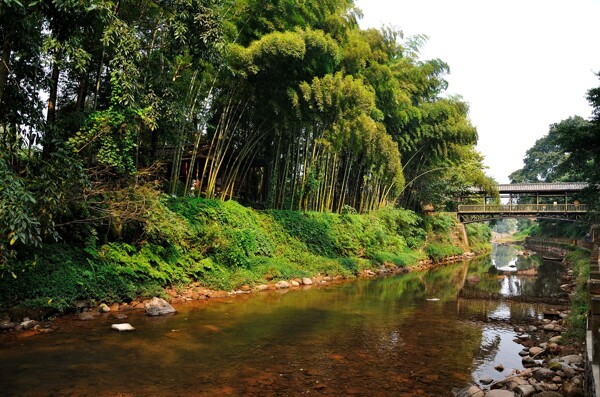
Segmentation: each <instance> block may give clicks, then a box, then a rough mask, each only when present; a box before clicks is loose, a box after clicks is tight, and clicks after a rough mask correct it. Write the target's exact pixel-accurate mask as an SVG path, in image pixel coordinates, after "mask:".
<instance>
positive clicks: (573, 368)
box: [461, 312, 585, 397]
mask: <svg viewBox="0 0 600 397" xmlns="http://www.w3.org/2000/svg"><path fill="white" fill-rule="evenodd" d="M562 313H563V312H561V314H562ZM559 318H560V319H561V320H544V321H540V323H539V324H538V326H537V327H536V326H525V327H516V328H515V338H514V342H515V343H519V344H521V345H523V346H525V347H524V349H523V350H521V351H520V352H519V355H520V356H522V364H523V367H525V368H526V369H525V370H521V371H520V370H513V371H512V373H511V374H510V375H508V376H506V377H505V378H504V379H501V380H498V381H493V380H492V379H491V378H482V379H479V384H480V385H481V388H480V387H479V386H476V385H474V386H471V387H469V388H468V389H467V390H465V391H464V392H463V393H462V394H461V395H462V396H465V397H466V396H470V397H473V396H480V397H504V396H506V397H509V396H510V397H553V396H554V397H580V396H581V397H583V396H585V394H584V392H583V388H582V385H583V378H584V371H585V360H584V358H583V356H582V355H581V354H573V352H575V351H576V349H575V348H574V347H570V346H561V345H559V344H558V343H557V342H560V341H561V340H562V338H563V337H562V335H560V334H562V333H564V332H565V328H564V327H563V325H562V318H564V317H563V316H560V317H559ZM526 332H528V333H526ZM534 341H537V342H534ZM528 345H530V346H528ZM561 353H562V354H563V355H561ZM495 368H496V369H497V370H499V371H500V369H499V368H502V370H503V369H504V367H503V366H502V364H499V365H496V367H495ZM486 389H488V390H486Z"/></svg>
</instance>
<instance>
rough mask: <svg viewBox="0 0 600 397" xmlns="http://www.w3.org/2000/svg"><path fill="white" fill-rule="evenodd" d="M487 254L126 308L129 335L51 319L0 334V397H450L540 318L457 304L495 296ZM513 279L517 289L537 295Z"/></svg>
mask: <svg viewBox="0 0 600 397" xmlns="http://www.w3.org/2000/svg"><path fill="white" fill-rule="evenodd" d="M492 258H493V257H490V256H488V257H486V258H481V259H478V260H474V261H472V262H471V263H462V264H456V265H451V266H446V267H443V268H440V269H438V270H435V271H430V272H419V273H410V274H407V275H402V276H397V277H389V278H382V279H374V280H359V281H356V282H353V283H348V284H344V285H338V286H329V287H325V288H313V289H309V290H305V291H289V292H287V293H283V292H272V293H264V294H257V295H254V296H244V297H237V298H235V299H234V298H231V299H225V300H223V301H220V302H217V301H210V302H202V303H198V302H196V303H193V304H192V303H190V304H188V305H185V306H180V307H178V310H179V313H177V314H176V315H174V316H171V317H163V318H147V317H145V316H143V315H142V314H141V313H132V314H130V315H129V318H128V319H127V320H126V321H128V322H130V323H131V324H132V325H133V326H134V327H135V328H136V331H135V332H132V333H116V332H113V331H111V330H110V324H111V323H113V322H116V321H115V320H114V319H113V318H112V317H111V316H110V315H106V316H103V317H101V318H100V319H98V320H96V321H93V322H77V321H72V320H71V319H68V318H62V319H59V320H57V321H56V325H57V326H58V327H59V330H58V331H57V332H55V333H52V334H40V335H35V336H32V337H29V338H24V337H23V335H24V334H18V333H12V334H4V335H0V349H1V350H2V354H1V355H0V384H2V385H3V395H11V396H46V395H56V396H62V395H76V396H86V395H89V396H142V395H143V396H145V397H150V396H164V395H169V396H177V395H185V396H217V395H218V396H220V395H232V396H286V395H289V396H296V395H304V394H312V395H382V396H386V395H411V396H413V395H415V396H418V395H424V396H432V395H435V396H452V395H453V390H459V389H462V388H464V387H466V386H467V385H468V384H469V383H472V382H473V379H475V380H477V379H479V378H480V377H481V376H483V375H485V374H488V375H492V371H493V364H494V363H495V362H502V364H503V365H504V366H505V367H506V368H513V367H514V368H520V361H519V362H515V361H514V360H519V358H518V355H517V354H516V352H517V351H518V349H519V345H517V344H515V343H514V342H512V337H513V333H512V327H511V326H510V325H509V324H508V320H510V321H512V322H515V321H516V322H521V321H526V320H527V319H531V318H535V317H537V316H539V314H540V313H541V310H542V309H541V306H539V305H532V304H524V303H515V302H505V301H502V300H501V299H493V300H489V299H476V300H472V299H463V298H457V296H459V291H460V290H461V288H463V287H464V288H463V289H465V288H470V289H473V290H475V289H476V288H482V289H483V291H485V292H494V293H496V294H502V292H501V291H503V289H504V286H503V285H504V284H503V282H504V281H503V279H500V278H498V277H499V276H502V277H506V276H504V275H502V274H501V272H496V273H494V272H493V271H492V269H494V266H493V265H492V263H494V262H493V261H492ZM502 260H503V261H504V260H505V259H502ZM495 263H498V262H495ZM514 277H515V281H519V282H520V284H519V291H520V292H519V293H520V294H523V293H524V292H525V291H529V290H531V291H532V293H533V292H535V291H542V292H545V289H544V288H541V289H540V288H534V287H531V288H530V287H526V285H525V284H524V278H519V277H520V276H518V275H515V276H514ZM477 279H478V280H479V282H475V280H477ZM532 282H533V280H532ZM533 285H535V283H533ZM544 285H545V284H544ZM507 288H509V287H507ZM509 289H510V288H509ZM515 291H517V290H515ZM431 298H436V299H439V301H428V300H427V299H431Z"/></svg>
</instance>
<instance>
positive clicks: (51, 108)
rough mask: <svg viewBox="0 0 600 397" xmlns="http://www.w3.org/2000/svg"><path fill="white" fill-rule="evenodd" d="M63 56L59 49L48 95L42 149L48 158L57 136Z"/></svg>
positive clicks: (52, 150)
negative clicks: (59, 80) (60, 65)
mask: <svg viewBox="0 0 600 397" xmlns="http://www.w3.org/2000/svg"><path fill="white" fill-rule="evenodd" d="M60 57H61V53H60V51H57V53H56V57H55V59H54V64H53V65H52V75H51V77H50V95H49V97H48V111H47V115H46V131H45V134H44V145H43V146H44V149H43V151H42V157H44V158H48V157H49V156H50V154H51V153H52V152H54V144H53V142H52V141H53V140H54V139H55V138H56V136H55V135H56V130H55V129H54V124H55V123H56V100H57V98H58V79H59V78H60V68H59V67H58V63H59V60H60Z"/></svg>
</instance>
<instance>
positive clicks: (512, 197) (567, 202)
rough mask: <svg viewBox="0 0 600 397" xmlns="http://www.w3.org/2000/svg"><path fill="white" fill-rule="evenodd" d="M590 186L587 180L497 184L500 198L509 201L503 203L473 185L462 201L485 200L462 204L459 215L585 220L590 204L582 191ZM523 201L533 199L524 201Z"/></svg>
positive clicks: (479, 219)
mask: <svg viewBox="0 0 600 397" xmlns="http://www.w3.org/2000/svg"><path fill="white" fill-rule="evenodd" d="M587 187H588V184H587V183H585V182H556V183H514V184H501V185H496V188H497V190H498V193H499V195H500V202H502V201H507V202H506V203H502V204H498V203H490V201H491V200H492V199H493V198H495V197H490V196H489V195H488V193H486V192H485V191H482V190H478V189H473V190H471V192H470V194H469V195H467V196H463V197H461V201H464V200H468V199H470V200H473V199H475V200H476V201H480V202H481V203H480V204H460V205H459V206H458V217H459V219H460V221H461V222H462V223H471V222H483V221H489V220H492V219H504V218H545V219H561V220H568V221H585V220H586V215H587V212H588V208H587V205H585V204H581V203H579V200H578V195H579V193H581V192H582V191H583V190H584V189H585V188H587ZM523 199H525V200H523ZM534 199H535V202H534ZM494 201H497V200H494ZM523 201H525V202H527V201H529V202H531V203H528V204H523V203H522V202H523Z"/></svg>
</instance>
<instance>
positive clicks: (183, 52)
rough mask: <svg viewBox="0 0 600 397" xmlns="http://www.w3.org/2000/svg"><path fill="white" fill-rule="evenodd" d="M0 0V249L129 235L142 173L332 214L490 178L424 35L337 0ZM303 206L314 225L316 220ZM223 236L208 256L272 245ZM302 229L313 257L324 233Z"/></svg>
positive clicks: (161, 183)
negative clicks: (362, 22)
mask: <svg viewBox="0 0 600 397" xmlns="http://www.w3.org/2000/svg"><path fill="white" fill-rule="evenodd" d="M0 5H1V11H0V43H2V45H1V46H0V47H1V48H0V267H10V268H11V269H12V268H14V263H13V261H14V260H15V259H16V258H17V257H18V252H19V251H23V252H27V251H30V250H31V249H33V248H36V247H37V248H39V246H40V245H41V244H44V243H52V242H57V241H61V242H63V243H65V244H68V245H70V244H73V245H76V246H82V245H86V244H87V242H88V240H94V239H96V238H97V237H98V236H103V235H106V234H108V237H109V238H107V239H105V240H107V241H103V242H104V243H107V242H109V241H113V242H115V243H117V242H119V241H123V242H129V243H131V242H132V241H133V242H135V241H134V240H136V238H137V237H139V236H132V235H128V234H127V233H129V234H131V233H133V234H135V233H138V232H139V231H140V230H141V229H139V228H136V227H134V225H133V224H135V223H140V222H142V220H141V219H140V216H141V214H142V213H143V211H146V210H149V209H148V203H146V202H144V201H139V200H140V199H143V197H141V196H140V195H139V194H137V193H136V192H135V190H136V189H139V186H143V185H144V184H145V183H148V182H150V183H156V184H157V185H158V187H159V189H160V191H161V192H163V193H168V194H170V195H175V196H178V197H184V196H195V197H202V198H207V199H215V198H216V199H220V200H223V201H226V200H230V199H235V200H236V201H239V202H241V203H243V204H245V205H248V206H252V207H254V208H260V209H268V210H301V211H317V212H330V213H336V214H342V213H347V214H349V215H352V214H353V213H360V214H363V213H368V212H372V211H377V210H380V209H383V208H385V207H387V206H389V205H392V206H393V205H396V206H400V207H403V208H407V209H411V210H413V211H416V212H420V211H421V210H422V207H423V206H431V205H433V206H434V208H435V210H437V211H444V210H452V208H451V207H452V205H453V199H454V197H455V196H456V195H457V194H459V193H460V192H464V191H466V189H468V188H470V187H472V186H479V187H482V188H487V189H488V190H489V189H490V186H491V183H492V181H491V180H490V178H488V177H486V175H485V174H484V172H483V165H482V163H483V158H482V156H481V155H480V154H479V153H478V152H477V151H476V150H475V145H476V143H477V131H476V129H475V127H474V126H473V125H472V124H471V122H470V120H469V118H468V111H469V109H468V105H467V104H466V103H465V102H464V101H463V100H462V99H460V97H459V96H448V95H446V94H445V90H446V88H447V86H448V83H447V82H446V80H445V76H446V75H447V74H448V73H449V66H448V65H447V64H446V63H444V62H443V61H442V60H440V59H420V56H419V49H420V48H421V46H422V45H423V44H424V43H425V41H426V37H425V36H422V35H417V36H414V37H404V35H403V33H402V31H400V30H398V29H393V28H388V27H383V28H381V29H368V30H362V29H360V27H359V26H358V23H357V21H358V19H359V18H360V15H361V13H360V10H358V9H357V8H356V6H355V4H354V2H353V1H352V0H332V1H325V2H323V1H317V0H306V1H302V2H297V1H292V0H277V1H274V2H268V4H267V3H265V2H259V1H256V0H236V1H233V0H218V1H217V0H173V1H170V2H167V3H165V2H156V1H146V0H136V1H128V2H122V1H117V0H81V1H77V2H73V1H67V0H53V1H29V0H28V1H14V0H0ZM165 214H166V213H165V212H164V211H163V212H162V215H165ZM273 214H274V215H273V216H274V217H276V215H275V213H274V212H273ZM237 215H238V214H236V216H237ZM157 217H158V215H157ZM296 220H298V219H291V218H290V219H287V220H286V219H281V221H282V224H283V225H284V226H285V227H286V228H287V229H288V231H290V228H291V227H296V228H301V227H303V228H304V227H306V226H307V225H306V224H304V226H300V225H294V226H291V223H292V222H293V221H296ZM347 220H348V222H350V221H351V218H347ZM144 222H145V221H144ZM306 222H308V223H310V222H314V224H310V225H309V226H311V227H312V226H314V227H315V228H316V229H314V232H315V233H316V235H319V233H321V232H323V231H326V230H322V229H320V228H327V227H330V226H331V225H330V223H331V222H333V221H330V220H328V219H325V218H324V219H317V220H314V219H313V220H310V221H306ZM306 222H305V223H306ZM196 226H197V227H199V226H198V225H196ZM305 231H306V230H299V232H305ZM173 232H174V233H176V232H177V231H173ZM208 232H212V231H210V230H209V231H208ZM144 233H146V231H144ZM231 233H234V234H235V233H237V231H231ZM174 237H175V235H173V236H165V238H166V239H167V240H168V239H169V238H174ZM228 237H230V238H233V239H236V238H238V239H239V241H240V242H239V243H236V244H234V245H232V246H230V247H229V248H228V249H227V250H226V252H220V253H219V255H222V256H223V257H222V258H221V257H220V258H219V259H220V260H221V259H222V260H223V261H226V262H227V261H233V262H235V263H236V264H237V265H239V266H240V267H241V268H243V267H244V266H248V264H247V263H244V261H246V260H247V259H245V256H244V255H242V254H243V251H244V250H249V251H252V252H254V253H255V254H257V253H258V252H261V250H266V251H265V252H262V254H263V255H266V254H268V250H269V249H271V248H270V247H266V246H261V244H262V243H263V241H261V240H260V238H259V236H258V235H257V236H255V237H256V238H257V240H256V241H254V240H252V237H249V236H228ZM304 237H306V239H307V240H306V241H305V243H306V244H307V246H308V247H309V249H311V250H313V249H322V250H323V252H318V253H315V252H312V251H311V253H313V254H319V255H324V256H326V257H327V256H328V255H331V254H332V253H333V251H334V245H335V244H337V243H335V242H334V241H333V240H332V241H330V242H329V243H327V244H324V245H315V244H314V242H312V241H310V239H311V237H310V236H304ZM334 237H335V238H338V239H341V240H343V239H349V241H347V242H344V243H343V244H345V243H348V244H350V246H349V249H352V244H353V242H352V240H355V239H356V238H357V237H348V236H346V235H336V236H332V238H334ZM401 237H402V238H404V239H406V240H407V243H408V244H411V243H410V241H409V240H410V239H412V238H414V236H404V235H403V236H401ZM312 238H313V239H314V236H313V237H312ZM341 240H340V241H341ZM236 241H237V240H236ZM157 244H158V245H163V244H166V241H161V242H157ZM245 244H257V246H256V247H253V246H248V247H246V246H245ZM340 244H341V243H340ZM164 246H165V247H166V248H165V249H167V250H168V248H167V247H168V244H166V245H164ZM115 249H116V248H115ZM119 249H122V250H125V251H128V250H130V249H129V248H127V249H126V248H125V247H121V248H119ZM434 251H436V252H437V251H438V250H437V249H436V250H434ZM236 252H237V253H236ZM236 255H237V256H236ZM374 255H375V254H374ZM394 260H398V261H400V259H394Z"/></svg>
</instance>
